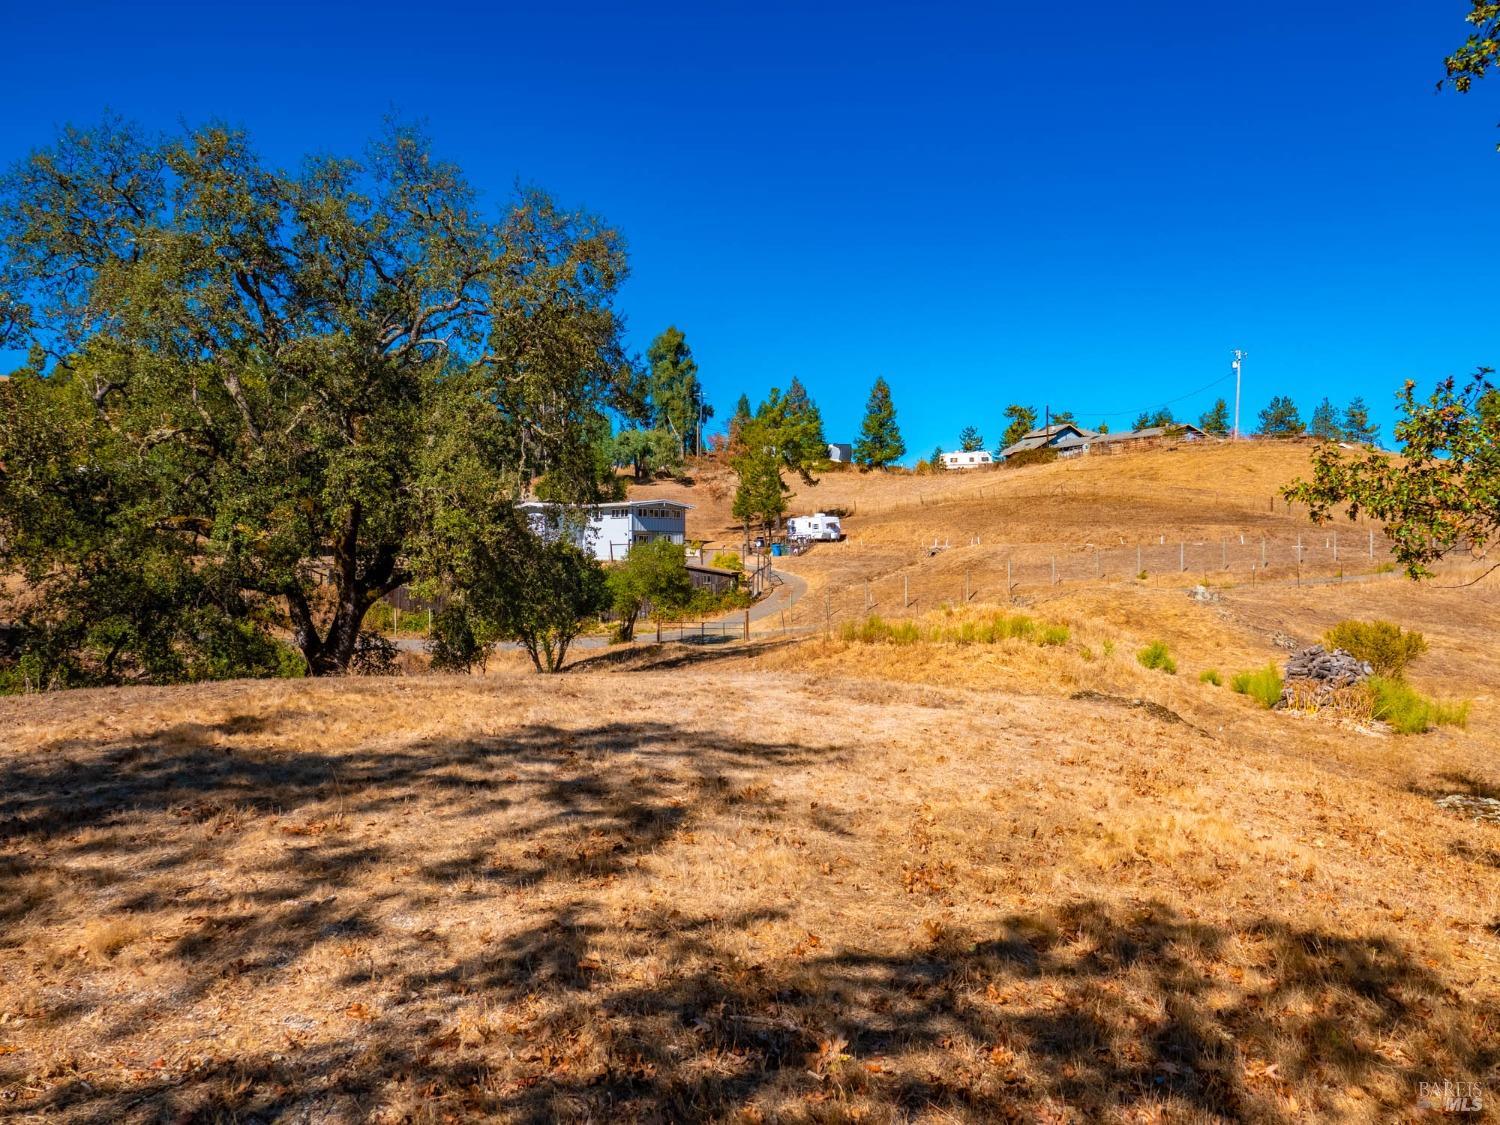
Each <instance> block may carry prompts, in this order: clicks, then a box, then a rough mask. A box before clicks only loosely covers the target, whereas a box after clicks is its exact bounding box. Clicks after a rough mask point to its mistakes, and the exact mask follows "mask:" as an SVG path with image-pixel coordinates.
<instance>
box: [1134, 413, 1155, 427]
mask: <svg viewBox="0 0 1500 1125" xmlns="http://www.w3.org/2000/svg"><path fill="white" fill-rule="evenodd" d="M1149 425H1151V415H1150V414H1149V413H1148V412H1147V411H1144V410H1142V411H1141V412H1140V413H1139V414H1137V415H1136V416H1135V421H1134V422H1132V423H1131V424H1130V428H1131V429H1132V430H1144V429H1145V428H1146V427H1147V426H1149Z"/></svg>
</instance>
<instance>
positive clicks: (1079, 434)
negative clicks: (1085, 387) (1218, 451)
mask: <svg viewBox="0 0 1500 1125" xmlns="http://www.w3.org/2000/svg"><path fill="white" fill-rule="evenodd" d="M1064 431H1069V432H1066V433H1064ZM1059 433H1063V436H1062V437H1056V438H1054V436H1053V435H1056V434H1059ZM1182 433H1193V434H1197V435H1198V436H1199V437H1205V436H1207V435H1205V434H1204V432H1203V431H1202V430H1200V429H1199V428H1198V427H1197V426H1194V425H1191V424H1190V423H1187V422H1178V423H1174V424H1173V425H1170V426H1147V427H1146V428H1145V429H1143V430H1125V431H1123V432H1121V433H1118V434H1099V433H1095V432H1094V431H1093V430H1085V429H1083V428H1082V427H1081V426H1075V425H1073V424H1072V423H1071V422H1062V423H1058V424H1055V425H1052V426H1047V427H1044V428H1042V429H1037V430H1032V431H1031V432H1030V433H1028V434H1027V435H1026V436H1025V437H1023V438H1022V439H1021V440H1020V441H1018V442H1016V443H1015V444H1014V445H1010V446H1007V447H1006V448H1004V449H1002V450H1001V451H1000V456H1001V457H1010V456H1012V455H1013V454H1016V453H1024V452H1026V451H1027V450H1029V449H1041V448H1042V447H1043V446H1046V445H1050V446H1051V447H1052V448H1053V449H1081V448H1083V447H1085V446H1089V445H1093V444H1095V443H1096V442H1097V443H1098V444H1100V445H1103V444H1105V443H1108V442H1118V441H1145V440H1148V439H1150V438H1159V437H1163V436H1165V435H1167V434H1182Z"/></svg>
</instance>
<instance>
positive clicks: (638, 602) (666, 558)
mask: <svg viewBox="0 0 1500 1125" xmlns="http://www.w3.org/2000/svg"><path fill="white" fill-rule="evenodd" d="M686 561H687V560H686V556H685V552H684V550H683V547H682V545H681V544H680V543H673V542H672V541H671V540H670V539H652V540H649V541H647V542H645V543H637V544H635V545H634V546H632V547H631V548H630V552H629V553H628V554H627V555H626V556H625V561H624V562H622V563H620V564H619V565H617V566H615V567H613V568H611V569H610V572H609V579H608V581H609V596H610V609H611V610H612V611H613V612H614V614H615V616H616V617H618V618H619V620H620V626H619V636H620V639H621V640H626V641H628V640H630V639H631V638H632V637H634V636H635V624H636V621H637V619H638V618H639V617H640V615H641V614H642V613H643V612H644V611H645V610H646V609H647V608H650V609H651V610H652V612H653V613H655V614H656V616H658V617H661V618H666V617H670V616H671V615H672V614H673V613H675V612H677V611H679V610H681V609H682V608H683V607H685V606H687V605H688V603H689V602H690V601H691V600H692V597H693V584H692V581H691V580H690V579H689V578H688V572H687V567H686ZM736 561H738V559H737V558H736Z"/></svg>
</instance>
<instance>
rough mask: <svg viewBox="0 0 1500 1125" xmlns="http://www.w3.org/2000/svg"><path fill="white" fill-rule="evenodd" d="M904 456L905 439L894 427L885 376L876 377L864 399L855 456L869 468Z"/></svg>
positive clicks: (894, 414) (889, 391)
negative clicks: (863, 417) (863, 414)
mask: <svg viewBox="0 0 1500 1125" xmlns="http://www.w3.org/2000/svg"><path fill="white" fill-rule="evenodd" d="M904 456H906V443H905V442H904V441H902V440H901V431H900V430H899V429H897V428H896V407H895V405H894V404H893V403H892V402H891V388H890V386H889V385H888V384H887V383H886V381H885V380H884V379H876V380H875V385H874V386H873V387H872V388H870V398H869V401H868V402H866V403H865V420H864V421H863V422H862V423H861V424H860V427H859V440H858V441H856V442H855V443H854V460H855V462H856V463H858V464H860V465H866V466H868V467H869V468H872V469H883V468H885V467H886V466H887V465H890V464H893V463H894V462H896V461H899V460H901V458H902V457H904Z"/></svg>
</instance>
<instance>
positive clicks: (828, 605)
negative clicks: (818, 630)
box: [823, 591, 833, 638]
mask: <svg viewBox="0 0 1500 1125" xmlns="http://www.w3.org/2000/svg"><path fill="white" fill-rule="evenodd" d="M823 636H824V637H825V638H827V637H831V636H833V595H832V594H830V593H827V592H826V591H825V592H824V594H823Z"/></svg>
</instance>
